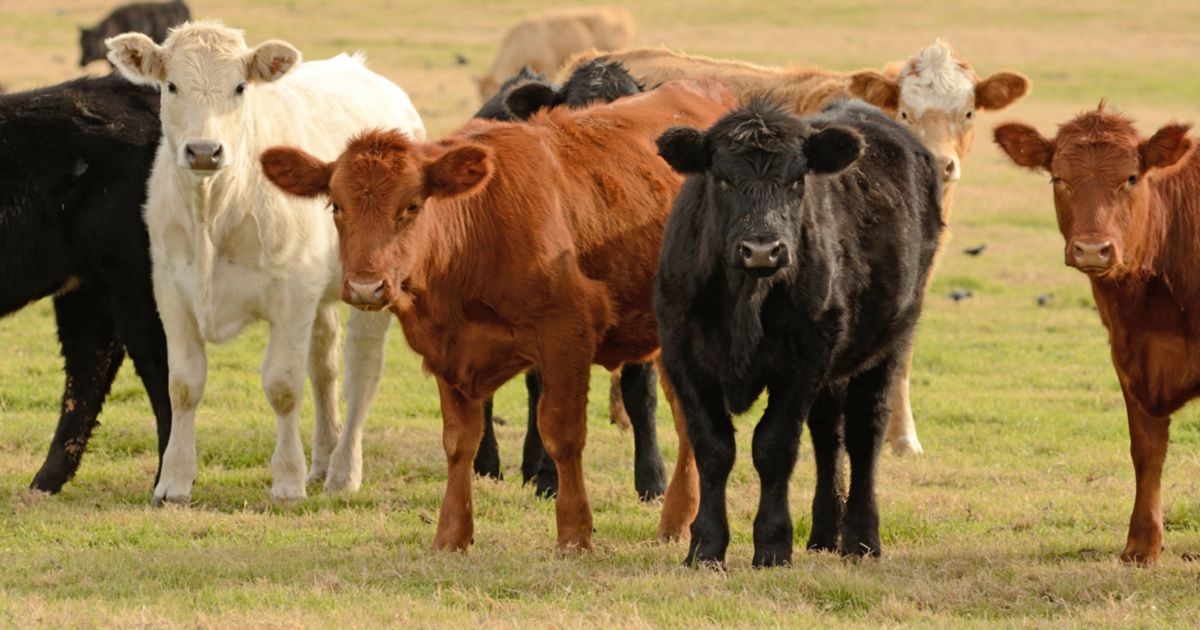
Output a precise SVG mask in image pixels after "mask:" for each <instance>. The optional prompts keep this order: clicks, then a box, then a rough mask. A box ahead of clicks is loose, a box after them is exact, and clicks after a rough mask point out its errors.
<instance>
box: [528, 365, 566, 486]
mask: <svg viewBox="0 0 1200 630" xmlns="http://www.w3.org/2000/svg"><path fill="white" fill-rule="evenodd" d="M525 389H526V390H527V391H528V392H529V427H528V428H527V429H526V430H525V448H524V450H523V452H522V454H521V477H522V479H523V480H524V482H525V483H529V482H530V481H533V482H535V486H534V487H535V492H536V493H537V496H539V497H546V498H553V497H555V496H558V467H557V466H555V464H554V459H553V458H552V457H550V455H549V454H548V453H546V447H545V446H543V445H542V435H541V433H539V432H538V423H537V421H538V414H537V407H538V401H539V400H541V398H542V373H541V371H539V370H530V371H528V372H526V373H525Z"/></svg>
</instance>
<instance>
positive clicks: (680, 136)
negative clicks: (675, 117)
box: [658, 127, 712, 175]
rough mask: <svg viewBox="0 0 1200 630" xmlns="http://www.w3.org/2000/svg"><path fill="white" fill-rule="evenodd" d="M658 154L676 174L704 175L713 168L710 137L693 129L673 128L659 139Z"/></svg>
mask: <svg viewBox="0 0 1200 630" xmlns="http://www.w3.org/2000/svg"><path fill="white" fill-rule="evenodd" d="M658 154H659V155H661V156H662V158H663V159H664V160H666V161H667V164H670V165H671V168H673V169H675V172H676V173H679V174H681V175H691V174H693V173H703V172H705V171H707V170H708V169H709V167H711V166H712V148H711V147H710V146H709V143H708V136H706V135H704V132H703V131H700V130H699V129H695V128H692V127H671V128H670V129H668V130H666V131H664V132H663V134H662V135H661V136H659V137H658Z"/></svg>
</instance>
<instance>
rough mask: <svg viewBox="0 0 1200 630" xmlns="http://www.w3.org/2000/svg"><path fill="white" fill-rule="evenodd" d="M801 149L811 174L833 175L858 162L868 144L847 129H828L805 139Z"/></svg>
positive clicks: (851, 130)
mask: <svg viewBox="0 0 1200 630" xmlns="http://www.w3.org/2000/svg"><path fill="white" fill-rule="evenodd" d="M802 146H803V148H802V149H801V150H802V151H804V160H805V162H806V163H807V164H808V169H809V172H810V173H815V174H817V175H832V174H834V173H838V172H841V171H842V170H843V169H845V168H846V167H848V166H850V165H851V164H854V163H855V162H856V161H858V158H859V157H861V156H862V153H863V149H864V148H866V143H865V142H864V141H863V138H862V136H860V135H859V134H858V132H857V131H854V130H853V129H848V128H846V127H826V128H824V129H822V130H820V131H818V132H816V133H814V134H813V135H811V136H809V137H807V138H805V139H804V144H803V145H802Z"/></svg>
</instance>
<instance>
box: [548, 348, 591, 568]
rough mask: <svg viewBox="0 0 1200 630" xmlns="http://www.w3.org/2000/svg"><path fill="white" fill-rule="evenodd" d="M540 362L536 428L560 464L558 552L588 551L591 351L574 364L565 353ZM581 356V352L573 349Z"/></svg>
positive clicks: (555, 507)
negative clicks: (585, 466)
mask: <svg viewBox="0 0 1200 630" xmlns="http://www.w3.org/2000/svg"><path fill="white" fill-rule="evenodd" d="M548 354H551V356H555V357H556V358H557V359H558V360H557V361H554V362H553V363H551V362H547V363H546V364H545V365H543V366H542V368H543V369H542V398H541V400H540V401H539V402H538V432H539V433H541V436H542V443H543V444H544V445H545V447H546V453H547V454H549V455H550V457H551V458H553V459H554V463H555V466H556V467H557V468H558V496H557V497H556V498H555V501H554V512H555V516H556V517H557V523H558V544H557V547H556V548H557V550H558V552H559V553H560V554H568V553H580V552H585V551H588V552H590V551H592V507H591V504H590V503H589V502H588V496H587V488H586V487H585V486H584V482H583V447H584V444H585V443H586V442H587V393H588V377H589V372H590V368H591V366H590V365H589V363H588V361H590V358H591V354H590V353H588V354H586V355H582V356H583V357H584V360H583V361H582V362H580V361H576V363H577V365H572V364H570V363H568V362H567V361H565V360H570V359H571V358H572V357H568V356H566V355H565V353H561V352H551V353H548ZM576 354H581V353H576Z"/></svg>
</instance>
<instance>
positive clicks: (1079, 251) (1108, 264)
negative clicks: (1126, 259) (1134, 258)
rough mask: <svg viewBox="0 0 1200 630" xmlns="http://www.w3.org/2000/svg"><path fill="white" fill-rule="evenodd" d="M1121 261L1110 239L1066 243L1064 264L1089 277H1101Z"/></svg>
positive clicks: (1078, 240) (1080, 240)
mask: <svg viewBox="0 0 1200 630" xmlns="http://www.w3.org/2000/svg"><path fill="white" fill-rule="evenodd" d="M1120 261H1121V259H1120V254H1119V252H1118V250H1117V246H1116V244H1114V243H1113V242H1112V240H1111V239H1103V238H1099V239H1071V240H1070V241H1068V242H1067V251H1066V263H1067V266H1068V267H1074V268H1076V269H1078V270H1080V271H1082V272H1084V273H1086V274H1088V275H1089V276H1096V275H1101V274H1103V273H1105V272H1107V271H1108V270H1109V269H1112V268H1113V267H1115V266H1116V265H1117V264H1119V263H1120Z"/></svg>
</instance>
